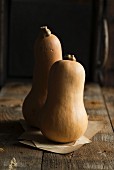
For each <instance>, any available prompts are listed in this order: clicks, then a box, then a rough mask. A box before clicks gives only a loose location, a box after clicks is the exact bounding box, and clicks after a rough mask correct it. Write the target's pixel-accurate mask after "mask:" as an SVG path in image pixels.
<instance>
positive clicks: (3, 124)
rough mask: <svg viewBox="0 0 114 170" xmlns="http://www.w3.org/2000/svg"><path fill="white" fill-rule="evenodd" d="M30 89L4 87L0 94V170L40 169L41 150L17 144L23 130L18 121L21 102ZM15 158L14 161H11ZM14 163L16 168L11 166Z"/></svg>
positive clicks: (17, 86)
mask: <svg viewBox="0 0 114 170" xmlns="http://www.w3.org/2000/svg"><path fill="white" fill-rule="evenodd" d="M29 89H30V88H28V85H24V84H21V83H20V84H17V83H16V84H15V83H14V84H9V85H6V86H5V87H4V88H3V89H2V90H1V94H0V148H1V149H0V169H1V170H5V169H9V167H10V166H13V169H25V170H28V169H34V170H36V169H38V170H40V169H41V163H42V155H43V152H42V151H41V150H36V149H33V148H31V147H28V146H24V145H22V144H20V143H19V142H18V137H19V136H20V135H21V134H22V132H23V129H22V126H21V125H20V122H19V120H20V119H21V118H22V117H23V116H22V110H21V106H22V101H23V98H24V97H25V95H27V93H28V91H29ZM13 158H15V159H13ZM13 161H16V167H14V165H13V164H12V162H13Z"/></svg>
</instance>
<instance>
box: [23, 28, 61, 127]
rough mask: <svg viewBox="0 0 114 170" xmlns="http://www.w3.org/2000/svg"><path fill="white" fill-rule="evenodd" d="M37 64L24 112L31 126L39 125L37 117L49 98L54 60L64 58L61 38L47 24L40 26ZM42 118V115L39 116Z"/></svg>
mask: <svg viewBox="0 0 114 170" xmlns="http://www.w3.org/2000/svg"><path fill="white" fill-rule="evenodd" d="M34 56H35V65H34V71H33V82H32V88H31V90H30V92H29V94H28V95H27V96H26V98H25V100H24V102H23V106H22V112H23V116H24V118H25V120H26V121H27V123H28V124H29V125H31V126H37V127H38V126H39V123H38V122H37V123H36V121H35V120H36V117H37V119H38V117H39V111H40V109H41V108H42V107H43V105H44V103H45V101H46V98H47V86H48V74H49V70H50V68H51V66H52V65H53V63H54V62H56V61H58V60H62V48H61V43H60V41H59V39H58V38H57V37H56V36H55V35H53V34H51V31H50V30H49V29H48V28H47V26H43V27H41V28H40V34H39V36H38V38H37V39H36V41H35V44H34ZM39 120H40V117H39Z"/></svg>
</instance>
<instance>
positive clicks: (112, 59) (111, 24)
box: [0, 0, 114, 86]
mask: <svg viewBox="0 0 114 170" xmlns="http://www.w3.org/2000/svg"><path fill="white" fill-rule="evenodd" d="M66 1H68V0H66ZM92 1H93V2H95V3H96V2H98V4H100V3H101V4H102V2H103V1H105V2H106V16H105V17H106V19H107V22H108V29H109V53H108V60H107V62H106V65H105V67H103V69H101V70H100V71H101V72H102V78H101V79H102V80H101V81H102V85H110V86H114V56H113V54H114V50H113V46H114V45H113V44H114V0H97V1H94V0H87V1H84V0H72V1H71V2H78V3H79V4H80V5H86V4H88V3H89V2H92ZM9 2H10V1H8V0H0V85H2V84H3V83H4V81H5V80H6V76H7V75H6V73H7V67H6V65H7V62H6V60H5V58H7V51H8V50H7V49H8V43H7V38H8V29H7V28H8V27H7V26H8V22H7V16H8V9H7V7H8V3H9ZM99 2H100V3H99ZM96 10H97V9H96ZM93 19H95V18H93ZM3 21H5V22H3ZM98 22H99V21H98ZM98 24H99V23H98ZM96 25H97V23H96ZM96 28H98V27H96ZM95 36H96V35H95ZM93 38H94V37H93ZM93 41H94V39H93ZM91 42H92V41H91ZM101 43H102V42H101ZM94 45H95V48H94V52H93V53H95V52H96V48H97V50H99V44H98V43H97V41H96V42H95V44H94ZM91 54H92V53H91ZM96 56H98V54H95V57H93V56H91V57H92V59H91V60H93V58H94V60H95V61H93V62H94V63H95V62H96V60H98V59H97V58H96ZM101 57H102V56H101ZM94 66H95V67H96V65H94ZM92 67H93V66H92ZM94 69H96V70H97V71H98V69H97V67H96V68H94ZM92 75H93V73H92ZM94 75H96V73H95V74H94ZM94 80H95V79H94V78H93V81H94ZM97 81H99V80H98V79H97Z"/></svg>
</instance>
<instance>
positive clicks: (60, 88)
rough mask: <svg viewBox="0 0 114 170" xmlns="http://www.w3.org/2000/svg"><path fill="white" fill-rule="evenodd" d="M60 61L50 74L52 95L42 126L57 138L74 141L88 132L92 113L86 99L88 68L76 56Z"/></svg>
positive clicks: (46, 134) (44, 109)
mask: <svg viewBox="0 0 114 170" xmlns="http://www.w3.org/2000/svg"><path fill="white" fill-rule="evenodd" d="M67 59H68V60H61V61H57V62H55V63H54V64H53V66H52V67H51V70H50V74H49V84H48V96H47V100H46V103H45V105H44V107H43V108H42V111H41V116H42V117H41V121H40V129H41V131H42V133H43V134H44V136H46V137H47V138H48V139H50V140H53V141H56V142H72V141H74V140H77V139H78V138H79V137H80V136H82V135H83V134H84V132H85V131H86V129H87V125H88V117H87V113H86V110H85V107H84V102H83V92H84V83H85V70H84V68H83V66H82V65H81V64H80V63H79V62H76V60H75V58H74V56H68V58H67Z"/></svg>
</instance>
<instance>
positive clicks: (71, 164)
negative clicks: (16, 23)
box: [42, 84, 114, 170]
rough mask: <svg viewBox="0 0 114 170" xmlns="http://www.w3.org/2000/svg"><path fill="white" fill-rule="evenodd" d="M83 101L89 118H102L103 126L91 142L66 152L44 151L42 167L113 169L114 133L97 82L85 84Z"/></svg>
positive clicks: (73, 169)
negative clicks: (61, 153)
mask: <svg viewBox="0 0 114 170" xmlns="http://www.w3.org/2000/svg"><path fill="white" fill-rule="evenodd" d="M84 102H85V107H86V110H87V113H88V115H89V119H90V120H104V121H105V128H104V129H103V130H102V131H101V132H99V133H98V134H97V135H95V136H94V137H93V138H92V143H90V144H89V145H85V146H83V147H81V148H80V149H79V150H77V151H75V152H73V153H70V154H67V155H64V156H63V155H60V154H52V153H49V152H44V156H43V162H42V169H44V170H46V168H47V169H71V170H75V169H81V170H83V169H91V170H92V169H114V145H113V143H114V134H113V131H112V127H111V125H110V120H109V118H108V114H107V110H106V107H105V104H104V98H103V96H102V91H101V88H100V87H99V85H97V84H88V85H86V86H85V93H84Z"/></svg>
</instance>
